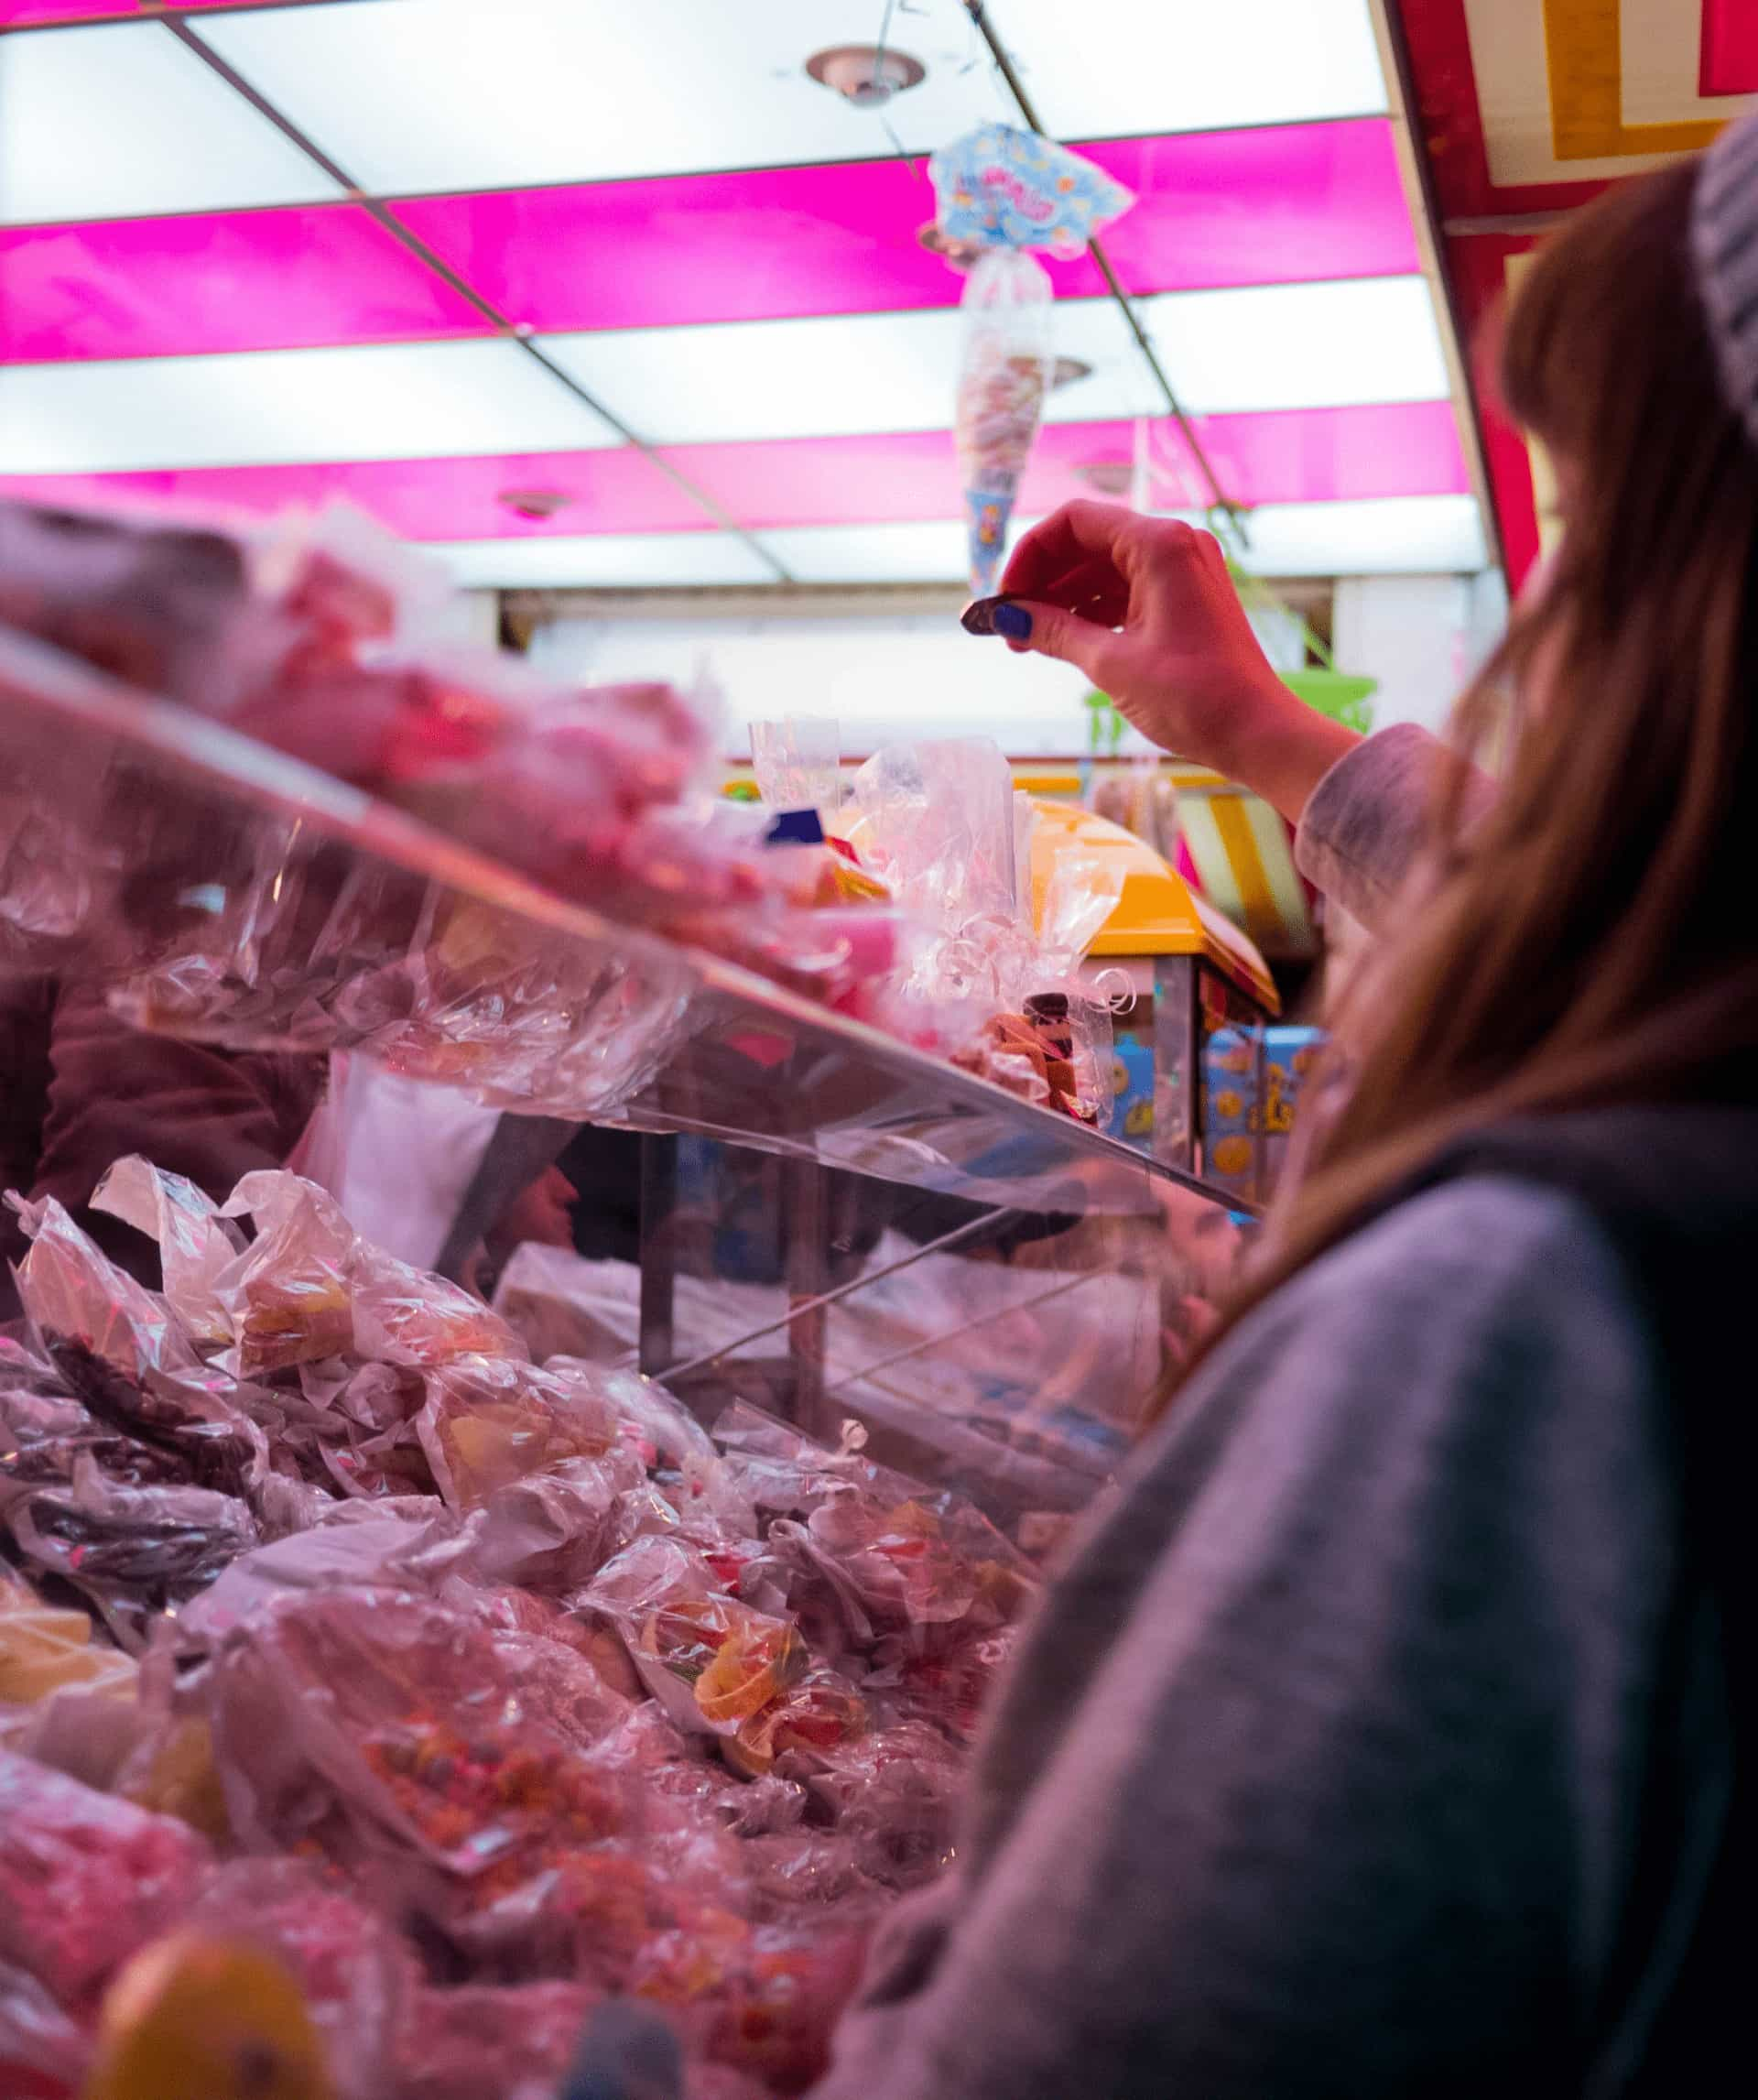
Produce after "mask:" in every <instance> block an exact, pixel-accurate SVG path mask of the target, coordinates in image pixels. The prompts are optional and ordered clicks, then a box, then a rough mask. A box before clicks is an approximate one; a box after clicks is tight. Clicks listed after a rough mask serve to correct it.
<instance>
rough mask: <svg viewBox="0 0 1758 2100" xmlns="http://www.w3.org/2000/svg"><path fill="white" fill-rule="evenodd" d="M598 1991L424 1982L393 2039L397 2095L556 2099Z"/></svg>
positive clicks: (567, 1985)
mask: <svg viewBox="0 0 1758 2100" xmlns="http://www.w3.org/2000/svg"><path fill="white" fill-rule="evenodd" d="M603 1996H604V1994H603V1992H602V1989H600V1988H599V1987H598V1986H595V1985H591V1984H585V1983H576V1982H560V1981H555V1982H549V1983H539V1984H462V1985H458V1986H454V1987H453V1988H451V1989H450V1990H432V1989H423V1990H420V1991H418V1992H417V1993H416V1994H415V1996H414V1997H413V1999H412V2000H411V2002H410V2006H409V2009H408V2013H407V2018H405V2021H404V2025H403V2031H402V2035H401V2038H400V2040H399V2042H398V2046H397V2056H396V2084H395V2085H390V2086H386V2087H385V2094H386V2095H387V2096H388V2095H390V2094H393V2093H394V2094H395V2095H396V2100H486V2096H487V2095H491V2094H492V2095H494V2100H556V2095H557V2094H558V2093H559V2091H560V2090H561V2080H562V2076H563V2074H564V2073H565V2072H566V2071H567V2069H568V2066H569V2065H570V2063H571V2062H573V2058H574V2052H575V2051H576V2050H577V2049H578V2048H579V2046H580V2038H581V2033H582V2032H583V2031H584V2029H585V2026H586V2022H587V2019H588V2018H589V2017H590V2016H591V2011H592V2008H594V2007H595V2006H597V2005H599V2004H601V2003H602V1999H603Z"/></svg>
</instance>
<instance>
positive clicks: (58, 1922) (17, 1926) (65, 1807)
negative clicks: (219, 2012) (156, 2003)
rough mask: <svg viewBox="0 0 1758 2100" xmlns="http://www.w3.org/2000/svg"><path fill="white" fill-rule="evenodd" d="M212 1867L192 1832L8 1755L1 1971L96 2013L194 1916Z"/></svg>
mask: <svg viewBox="0 0 1758 2100" xmlns="http://www.w3.org/2000/svg"><path fill="white" fill-rule="evenodd" d="M208 1864H209V1853H208V1847H207V1845H206V1844H205V1843H204V1842H203V1841H202V1840H201V1838H199V1837H198V1836H197V1835H196V1834H195V1833H194V1832H193V1831H192V1830H190V1828H189V1826H188V1825H187V1824H186V1823H177V1822H174V1821H173V1820H172V1819H171V1818H170V1817H169V1816H161V1815H152V1814H149V1813H148V1812H146V1810H145V1809H138V1808H136V1807H134V1806H133V1805H132V1803H130V1802H128V1801H117V1800H116V1799H114V1797H113V1796H111V1795H109V1794H100V1793H94V1792H93V1791H92V1789H91V1788H90V1787H83V1786H81V1784H80V1782H79V1781H78V1780H77V1779H69V1778H67V1777H66V1776H65V1774H63V1773H61V1772H57V1771H51V1770H50V1769H49V1767H48V1766H46V1765H38V1764H36V1763H34V1762H33V1761H32V1760H31V1759H30V1758H28V1757H14V1756H12V1755H11V1754H10V1753H9V1752H7V1751H4V1750H0V1963H6V1964H11V1965H12V1966H13V1967H15V1968H18V1969H22V1970H24V1971H25V1972H27V1974H28V1975H32V1976H34V1977H35V1978H36V1979H37V1981H38V1983H39V1984H41V1985H42V1986H44V1988H45V1989H46V1990H48V1992H49V1995H50V1996H51V1997H53V1998H54V1999H55V2001H56V2002H57V2004H59V2005H61V2006H63V2007H67V2008H74V2009H79V2008H90V2007H92V2005H93V2004H94V2002H95V1999H96V1997H97V1994H98V1993H99V1992H100V1991H101V1990H102V1989H103V1986H104V1984H105V1983H106V1982H107V1981H108V1980H109V1978H110V1976H111V1975H112V1974H113V1973H114V1971H115V1969H116V1968H117V1967H119V1966H120V1964H122V1963H123V1962H125V1960H126V1959H127V1958H128V1956H129V1955H130V1954H132V1953H134V1952H135V1950H136V1948H137V1947H140V1946H143V1945H144V1944H145V1943H146V1941H148V1940H150V1939H151V1938H153V1937H154V1935H155V1934H157V1933H158V1932H162V1931H165V1930H166V1929H167V1928H168V1927H169V1926H171V1925H173V1924H175V1923H176V1922H177V1921H178V1920H179V1919H180V1918H181V1917H182V1916H183V1915H184V1914H185V1913H186V1912H187V1910H189V1908H190V1904H191V1902H193V1900H194V1899H195V1896H196V1893H197V1890H198V1888H199V1887H200V1884H201V1877H202V1875H203V1873H204V1871H205V1870H206V1868H207V1866H208Z"/></svg>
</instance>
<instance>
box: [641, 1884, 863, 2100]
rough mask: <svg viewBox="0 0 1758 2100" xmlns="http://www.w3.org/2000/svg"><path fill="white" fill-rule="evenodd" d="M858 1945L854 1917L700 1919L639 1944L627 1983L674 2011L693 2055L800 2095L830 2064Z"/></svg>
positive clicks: (857, 1969)
mask: <svg viewBox="0 0 1758 2100" xmlns="http://www.w3.org/2000/svg"><path fill="white" fill-rule="evenodd" d="M715 1928H718V1929H715ZM865 1952H866V1931H865V1929H864V1926H863V1925H861V1924H852V1925H847V1926H842V1927H837V1926H833V1925H830V1924H827V1923H825V1922H823V1921H821V1920H815V1921H814V1923H813V1926H812V1927H811V1928H810V1929H808V1930H801V1929H799V1928H798V1926H791V1925H789V1926H776V1925H758V1926H750V1925H746V1924H744V1923H743V1922H742V1921H741V1920H737V1919H733V1918H730V1917H722V1918H721V1919H714V1920H710V1919H706V1918H700V1917H699V1918H696V1919H692V1920H689V1925H688V1927H687V1928H686V1929H685V1930H683V1931H676V1932H672V1933H664V1934H659V1935H657V1936H656V1937H654V1938H653V1939H651V1940H650V1941H649V1942H647V1943H646V1945H645V1946H644V1947H643V1948H642V1950H641V1955H640V1959H639V1961H638V1962H637V1963H636V1964H635V1974H634V1977H633V1979H632V1989H633V1992H634V1995H635V1996H636V1997H639V1998H641V1999H642V2000H643V2001H644V2002H646V2003H647V2004H650V2005H655V2006H658V2007H663V2008H666V2009H667V2011H668V2012H669V2013H670V2014H671V2016H672V2018H673V2019H674V2020H675V2021H676V2022H677V2024H678V2029H679V2030H680V2032H681V2033H682V2034H683V2036H684V2037H685V2039H686V2040H687V2042H688V2044H689V2047H690V2050H691V2053H692V2054H700V2055H701V2056H704V2057H706V2058H708V2059H709V2060H710V2061H711V2062H719V2063H724V2064H727V2065H729V2066H731V2067H732V2068H733V2069H735V2070H738V2071H741V2072H743V2073H746V2074H747V2075H750V2076H754V2077H755V2078H757V2079H759V2080H761V2082H762V2083H763V2084H765V2085H766V2086H767V2087H768V2089H769V2090H770V2091H771V2092H772V2093H778V2094H797V2093H803V2092H805V2091H806V2089H807V2088H808V2086H809V2085H810V2084H813V2082H814V2081H815V2080H816V2079H818V2078H819V2077H820V2076H821V2075H822V2074H823V2073H824V2071H825V2070H826V2069H827V2068H828V2066H829V2062H830V2035H831V2032H832V2030H833V2029H834V2028H835V2025H836V2020H837V2017H838V2015H839V2014H840V2013H841V2010H842V2008H843V2007H844V2006H845V2005H846V2004H847V2003H848V2001H849V1999H850V1998H851V1997H852V1996H853V1995H854V1989H855V1986H856V1985H857V1983H858V1982H859V1980H860V1975H861V1964H862V1961H863V1957H864V1954H865Z"/></svg>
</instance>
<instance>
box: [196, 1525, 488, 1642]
mask: <svg viewBox="0 0 1758 2100" xmlns="http://www.w3.org/2000/svg"><path fill="white" fill-rule="evenodd" d="M355 1512H358V1516H357V1518H356V1519H355V1520H353V1521H349V1520H346V1519H347V1518H350V1517H352V1516H353V1513H355ZM337 1515H338V1518H341V1519H342V1520H333V1521H331V1522H327V1523H320V1524H319V1525H317V1526H316V1527H315V1528H314V1529H310V1530H308V1531H301V1532H299V1533H298V1534H296V1535H295V1536H293V1537H291V1538H287V1539H279V1540H275V1541H274V1542H273V1543H271V1544H267V1545H263V1546H259V1547H257V1548H256V1549H255V1551H253V1552H248V1553H244V1554H241V1555H240V1556H239V1558H238V1559H237V1560H235V1561H233V1562H232V1563H231V1565H230V1566H228V1567H227V1568H226V1569H225V1570H224V1571H223V1572H222V1574H221V1575H220V1577H219V1579H218V1580H217V1581H216V1582H215V1583H213V1585H212V1588H210V1589H208V1590H205V1591H204V1592H203V1593H202V1594H201V1595H200V1596H199V1597H197V1598H196V1599H195V1600H194V1601H193V1602H192V1603H191V1604H190V1605H186V1606H185V1607H184V1608H183V1609H182V1610H181V1611H180V1612H179V1615H178V1627H177V1631H178V1645H179V1650H180V1651H181V1652H182V1653H184V1654H186V1655H197V1654H201V1653H203V1652H205V1651H206V1650H207V1649H209V1648H212V1647H214V1646H215V1645H217V1644H218V1643H219V1642H220V1641H221V1640H222V1639H223V1638H225V1637H226V1635H228V1634H229V1633H231V1632H232V1631H233V1628H234V1627H240V1626H243V1625H244V1623H245V1622H246V1621H247V1620H249V1619H251V1618H252V1617H254V1616H255V1615H256V1614H257V1613H258V1612H261V1611H264V1610H266V1609H267V1608H268V1607H269V1606H270V1605H274V1604H276V1603H277V1602H278V1601H279V1600H280V1599H281V1598H283V1597H287V1596H293V1595H303V1594H306V1593H308V1592H309V1591H313V1590H333V1589H352V1590H358V1589H364V1588H374V1589H385V1590H388V1591H396V1592H400V1593H404V1594H417V1595H418V1594H429V1595H434V1594H438V1592H439V1589H440V1584H441V1583H443V1582H444V1581H445V1580H446V1578H447V1576H448V1575H449V1574H450V1573H451V1572H452V1571H453V1570H454V1569H455V1568H457V1567H458V1566H459V1565H460V1563H461V1562H463V1561H467V1560H468V1559H469V1558H470V1556H471V1553H472V1549H473V1544H474V1541H473V1540H472V1536H471V1533H470V1532H469V1531H468V1530H467V1529H465V1528H464V1527H462V1526H461V1525H460V1524H458V1523H457V1521H456V1520H455V1519H454V1518H452V1517H451V1516H450V1514H449V1513H448V1512H447V1511H446V1510H445V1509H444V1508H443V1507H442V1506H441V1505H440V1503H438V1502H429V1504H427V1505H426V1508H425V1510H423V1511H418V1512H409V1513H405V1512H403V1511H399V1510H393V1509H390V1508H388V1507H385V1505H383V1504H372V1503H347V1504H343V1505H342V1506H341V1507H340V1509H339V1511H338V1513H337Z"/></svg>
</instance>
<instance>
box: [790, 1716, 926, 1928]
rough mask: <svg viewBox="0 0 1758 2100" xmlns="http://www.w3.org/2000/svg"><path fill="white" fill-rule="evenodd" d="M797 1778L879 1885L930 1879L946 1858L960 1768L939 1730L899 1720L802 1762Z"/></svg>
mask: <svg viewBox="0 0 1758 2100" xmlns="http://www.w3.org/2000/svg"><path fill="white" fill-rule="evenodd" d="M802 1776H803V1777H804V1779H805V1780H806V1784H807V1786H808V1788H809V1789H810V1790H811V1791H812V1792H813V1794H815V1795H816V1796H817V1797H818V1799H819V1801H821V1802H822V1803H823V1804H824V1806H825V1807H826V1808H827V1809H828V1810H829V1811H830V1814H831V1816H832V1818H833V1819H834V1824H835V1828H836V1829H837V1830H838V1831H839V1832H840V1833H841V1834H842V1835H843V1836H845V1837H848V1838H851V1839H852V1841H853V1843H854V1847H855V1858H856V1861H857V1863H858V1864H859V1866H860V1867H861V1870H862V1872H863V1874H865V1875H867V1876H868V1877H870V1878H871V1879H872V1880H874V1881H876V1882H878V1883H879V1884H880V1885H881V1886H882V1887H884V1888H917V1887H919V1886H920V1884H922V1883H923V1882H925V1881H928V1880H931V1879H932V1878H933V1877H934V1876H935V1875H936V1874H937V1873H938V1872H939V1869H940V1867H941V1866H943V1865H944V1864H945V1862H946V1860H947V1859H948V1858H949V1857H950V1854H951V1850H952V1842H953V1837H954V1834H955V1825H956V1818H957V1808H958V1801H959V1795H960V1779H961V1776H962V1768H961V1764H960V1756H959V1753H958V1752H957V1751H956V1750H955V1749H954V1748H953V1746H951V1745H950V1743H949V1742H948V1741H947V1739H946V1737H945V1736H944V1735H941V1734H940V1733H939V1730H938V1729H935V1728H932V1727H929V1726H928V1725H927V1724H926V1723H924V1722H920V1721H900V1722H898V1723H896V1724H895V1725H894V1726H892V1727H889V1728H882V1729H879V1730H877V1731H875V1732H874V1733H873V1734H870V1735H856V1736H853V1737H852V1738H851V1739H850V1740H849V1741H848V1742H847V1743H845V1744H842V1745H840V1746H837V1747H836V1748H834V1749H832V1750H830V1751H826V1752H821V1753H819V1755H818V1756H816V1757H812V1758H811V1759H809V1760H808V1763H807V1764H806V1766H805V1767H804V1768H803V1770H802Z"/></svg>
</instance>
